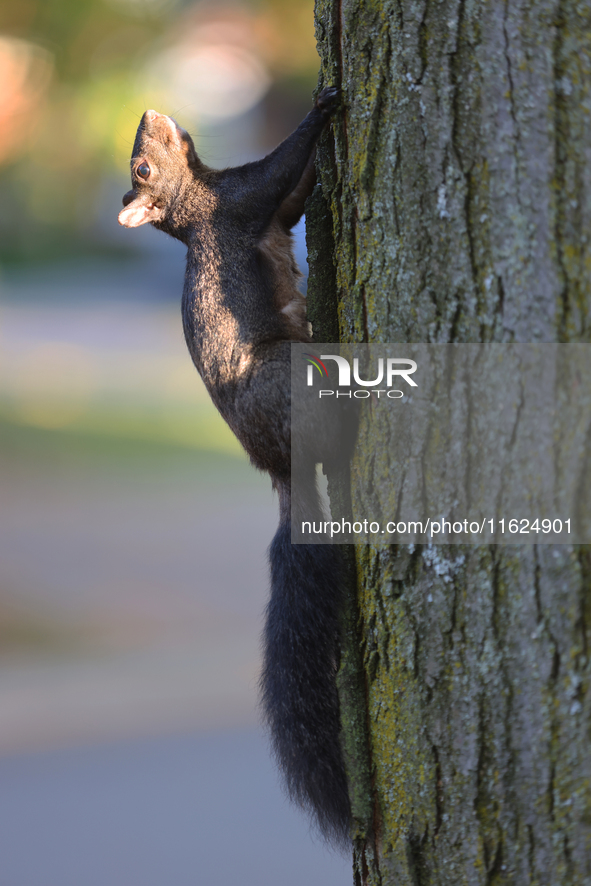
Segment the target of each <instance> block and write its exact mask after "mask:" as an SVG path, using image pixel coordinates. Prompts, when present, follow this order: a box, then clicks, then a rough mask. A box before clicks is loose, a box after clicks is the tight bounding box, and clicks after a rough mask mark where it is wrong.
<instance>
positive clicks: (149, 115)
mask: <svg viewBox="0 0 591 886" xmlns="http://www.w3.org/2000/svg"><path fill="white" fill-rule="evenodd" d="M162 116H163V115H162V114H159V113H158V111H146V113H145V114H144V119H145V120H146V121H147V122H148V123H151V122H152V120H156V119H157V118H158V117H162Z"/></svg>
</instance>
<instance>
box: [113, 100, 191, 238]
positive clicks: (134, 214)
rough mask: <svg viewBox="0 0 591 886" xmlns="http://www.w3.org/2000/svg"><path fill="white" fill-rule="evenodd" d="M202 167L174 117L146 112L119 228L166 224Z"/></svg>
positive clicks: (136, 142) (134, 149)
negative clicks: (178, 198) (185, 186)
mask: <svg viewBox="0 0 591 886" xmlns="http://www.w3.org/2000/svg"><path fill="white" fill-rule="evenodd" d="M200 166H201V162H200V160H199V158H198V157H197V153H196V151H195V146H194V144H193V140H192V138H191V136H190V135H189V134H188V133H187V132H185V130H184V129H181V127H180V126H179V125H178V124H177V123H176V121H175V120H173V119H172V117H167V116H166V115H165V114H158V113H157V112H156V111H146V112H145V113H144V116H143V117H142V119H141V122H140V125H139V127H138V131H137V135H136V137H135V142H134V145H133V151H132V155H131V181H132V186H133V187H132V189H131V191H128V192H127V194H125V195H124V197H123V206H124V208H123V209H122V210H121V212H120V213H119V219H118V220H119V224H120V225H124V226H125V227H126V228H137V227H139V226H140V225H145V224H146V222H152V224H159V223H162V222H163V221H165V219H166V217H167V215H168V214H169V212H170V211H171V209H172V208H173V206H174V203H175V200H176V198H177V197H178V196H179V194H180V193H181V192H182V191H183V184H184V183H185V182H188V181H191V180H192V179H193V178H194V171H195V170H197V169H198V168H199V167H200Z"/></svg>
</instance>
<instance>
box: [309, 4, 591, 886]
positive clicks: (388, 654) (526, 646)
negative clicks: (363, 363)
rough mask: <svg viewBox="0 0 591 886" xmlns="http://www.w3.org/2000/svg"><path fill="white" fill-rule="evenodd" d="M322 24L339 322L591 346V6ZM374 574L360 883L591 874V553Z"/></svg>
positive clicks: (427, 562)
mask: <svg viewBox="0 0 591 886" xmlns="http://www.w3.org/2000/svg"><path fill="white" fill-rule="evenodd" d="M316 19H317V36H318V45H319V52H320V55H321V59H322V70H321V80H322V82H323V83H324V84H329V83H330V84H334V85H337V86H339V87H340V88H341V90H342V94H343V98H342V107H341V110H340V112H339V114H338V117H337V118H336V119H335V122H334V125H333V127H332V131H331V133H330V134H328V135H327V136H326V137H325V138H324V139H323V142H322V145H321V148H320V151H319V169H320V175H319V178H320V185H319V191H318V192H317V194H316V197H315V201H314V203H313V205H312V206H311V207H310V210H309V213H308V215H309V219H310V221H311V223H312V224H315V225H316V226H317V228H316V234H315V237H316V236H317V235H318V233H319V231H320V229H322V228H325V231H326V232H325V237H328V238H329V239H330V238H332V239H333V241H334V252H333V255H332V256H327V254H326V251H325V250H322V254H321V255H318V256H317V259H316V260H315V262H314V263H313V265H312V278H313V279H312V282H311V292H310V298H311V301H312V302H313V303H314V307H313V311H316V315H315V324H319V328H322V327H321V324H322V323H324V324H325V325H324V327H323V329H324V330H325V331H327V330H330V329H332V330H333V331H336V324H337V322H338V333H339V337H340V340H342V341H369V342H371V341H376V342H378V341H391V342H418V341H421V342H433V343H442V342H468V341H470V342H512V341H514V342H525V341H565V342H588V341H589V340H590V336H591V310H590V309H591V292H590V286H591V282H590V281H591V274H590V271H591V3H589V2H574V0H569V2H567V0H556V2H549V0H542V2H533V0H530V2H524V0H522V2H517V0H506V2H503V0H488V2H487V0H441V2H439V0H422V2H411V0H400V2H394V0H382V2H378V0H340V2H335V0H317V8H316ZM320 190H321V192H320ZM329 229H330V230H329ZM318 242H319V241H318ZM324 242H328V241H326V240H325V241H324ZM321 274H324V275H325V277H324V279H323V278H322V277H321ZM314 278H315V280H314ZM326 287H328V289H327V288H326ZM327 291H330V293H332V294H331V295H330V296H329V297H325V300H324V303H321V300H320V299H319V296H318V293H326V292H327ZM335 302H336V304H335ZM331 324H332V325H331ZM362 431H363V429H362ZM590 440H591V437H590ZM532 457H535V453H532ZM375 469H376V470H380V466H379V465H378V466H377V467H375ZM381 469H382V471H383V472H384V473H385V474H387V471H388V462H387V454H386V452H384V464H383V466H382V468H381ZM353 478H355V469H354V471H353ZM354 484H355V479H353V485H354ZM353 491H355V490H353ZM379 494H380V495H381V496H382V500H381V507H382V511H383V512H384V513H387V512H388V504H389V502H388V497H389V495H392V494H393V490H391V491H390V492H388V484H387V483H385V484H381V486H380V492H379ZM341 496H342V493H341ZM337 498H338V496H337ZM344 506H346V503H345V505H343V502H342V498H341V504H340V507H344ZM354 571H355V575H356V580H357V589H356V593H354V592H352V593H351V595H350V597H349V600H348V605H347V611H346V613H345V616H344V618H345V623H346V624H347V625H348V627H347V630H346V631H345V649H344V653H343V661H344V663H345V664H344V668H346V669H348V670H347V677H346V680H345V679H344V678H343V677H341V683H343V681H344V682H345V683H347V685H348V686H351V685H353V686H355V687H356V688H355V691H354V692H352V693H351V692H349V694H348V695H347V693H346V692H345V693H344V694H343V709H344V718H343V728H344V732H345V745H346V746H347V747H349V748H356V750H355V752H354V753H355V754H358V755H359V758H360V760H361V763H360V764H359V772H360V773H361V774H360V775H359V778H361V779H362V782H363V787H362V788H361V789H360V788H359V784H356V785H355V786H354V787H355V790H354V814H355V828H356V830H355V834H356V844H355V858H354V872H355V881H356V883H357V884H362V883H364V884H365V883H367V884H378V883H379V884H382V886H390V884H392V886H394V884H396V886H406V884H409V886H410V884H413V886H417V884H420V886H427V884H429V886H430V884H445V886H459V884H479V886H480V884H483V886H484V884H487V886H489V884H490V886H493V884H494V886H496V884H505V883H506V884H516V886H521V884H540V886H541V884H548V886H558V884H561V886H562V884H569V886H570V884H572V886H583V884H584V886H588V884H591V754H590V753H589V738H590V725H591V693H590V692H589V683H590V676H591V673H590V667H591V665H590V662H589V644H590V641H591V627H590V625H591V621H590V616H591V612H590V610H591V555H590V553H589V549H588V548H575V547H573V546H570V547H569V546H561V547H548V546H543V545H539V546H534V545H531V546H507V547H495V546H491V547H484V546H481V547H476V546H469V547H468V546H466V547H459V546H433V547H424V546H416V547H415V548H414V549H410V548H408V547H402V546H399V547H384V548H378V547H367V548H358V549H357V550H356V552H355V567H354ZM352 645H356V648H355V649H352V648H351V647H352ZM355 668H357V669H358V670H359V671H360V673H359V674H358V676H357V678H356V677H355ZM347 681H348V682H347ZM360 707H362V708H363V710H362V712H361V713H360V711H359V710H358V708H360ZM364 742H365V743H366V744H365V745H364ZM362 758H363V759H362ZM368 769H369V775H368ZM350 771H351V774H352V777H353V778H357V774H356V771H355V766H354V765H353V767H352V769H351V770H350ZM363 773H365V775H364V774H363ZM367 794H369V796H367Z"/></svg>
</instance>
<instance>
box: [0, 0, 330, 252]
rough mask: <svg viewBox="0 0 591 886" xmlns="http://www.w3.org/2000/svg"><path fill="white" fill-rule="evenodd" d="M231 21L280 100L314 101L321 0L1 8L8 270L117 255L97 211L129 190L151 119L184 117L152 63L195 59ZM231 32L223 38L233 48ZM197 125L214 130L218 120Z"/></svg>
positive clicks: (61, 2)
mask: <svg viewBox="0 0 591 886" xmlns="http://www.w3.org/2000/svg"><path fill="white" fill-rule="evenodd" d="M222 19H223V21H224V22H225V24H226V25H227V24H228V22H230V23H231V24H233V27H234V31H235V32H236V34H237V36H236V38H235V39H237V40H238V41H239V42H240V41H243V43H244V41H246V43H245V45H248V49H249V51H250V52H251V54H252V55H253V56H255V57H256V58H257V59H258V60H260V64H261V67H262V69H265V70H266V72H267V73H268V78H269V84H270V86H271V92H272V91H273V89H275V90H277V88H279V89H280V91H281V90H283V91H284V92H285V95H286V96H288V101H293V100H294V97H295V100H296V101H297V98H298V96H299V97H300V100H301V97H302V96H305V97H306V100H308V101H309V96H310V92H311V90H312V88H313V86H314V84H315V81H316V75H317V70H318V59H317V55H316V49H315V42H314V33H313V0H252V2H250V3H242V4H240V5H238V4H236V3H234V4H231V5H224V4H219V3H218V4H213V3H211V4H207V3H197V4H195V3H192V4H190V3H180V2H174V0H20V2H19V3H18V4H16V3H14V2H9V0H2V2H1V3H0V97H1V98H2V101H0V258H1V259H2V260H3V261H4V262H6V261H23V260H40V259H41V260H43V259H48V258H55V257H61V256H64V255H69V254H73V253H78V254H79V253H80V252H81V251H83V252H85V253H86V252H93V251H99V252H105V251H106V250H111V251H112V250H113V249H115V250H116V249H117V248H118V247H116V246H115V247H114V246H113V242H112V241H110V240H109V238H108V237H106V238H105V237H103V236H102V235H101V231H100V226H99V227H98V228H97V213H98V210H97V207H98V206H99V205H100V204H101V200H102V199H103V196H104V192H105V188H106V187H108V183H109V181H111V182H112V181H113V180H114V179H117V183H118V187H119V186H120V184H122V183H123V180H124V178H125V179H126V178H127V163H128V158H129V153H130V146H131V144H132V143H133V137H134V133H135V129H136V127H137V122H138V118H139V116H140V115H141V113H142V111H143V110H144V109H145V108H146V107H154V106H155V107H160V108H162V109H163V110H166V111H168V112H169V113H171V112H173V111H174V110H175V109H174V108H170V107H169V102H170V93H167V86H168V84H167V83H166V82H162V81H165V79H166V78H165V76H162V77H160V80H161V82H158V76H156V77H155V76H154V71H152V75H151V76H150V66H151V65H152V63H153V61H154V59H155V58H157V57H158V56H159V55H162V54H163V53H165V52H168V54H169V56H170V55H172V56H173V57H174V53H175V48H176V47H177V46H180V45H181V41H182V42H183V46H184V47H185V50H186V47H187V43H188V41H189V42H190V40H191V34H192V33H193V32H194V33H197V31H196V30H195V29H196V28H198V27H201V29H202V31H203V28H204V23H205V25H207V24H208V23H209V24H211V23H212V22H213V23H214V24H215V22H216V21H221V20H222ZM191 29H193V31H192V30H191ZM240 29H242V31H241V32H240ZM238 32H240V33H238ZM228 33H229V30H228V28H227V27H226V37H225V38H224V39H234V38H232V37H231V38H227V34H228ZM206 85H207V84H206ZM267 88H268V87H267ZM198 124H199V128H200V132H201V131H207V126H208V122H207V120H199V121H198ZM263 127H264V121H263ZM113 190H114V189H113Z"/></svg>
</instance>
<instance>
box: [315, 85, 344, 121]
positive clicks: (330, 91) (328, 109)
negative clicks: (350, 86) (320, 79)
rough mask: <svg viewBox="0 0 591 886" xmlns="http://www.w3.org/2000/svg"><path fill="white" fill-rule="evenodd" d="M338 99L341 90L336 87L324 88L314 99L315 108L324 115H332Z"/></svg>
mask: <svg viewBox="0 0 591 886" xmlns="http://www.w3.org/2000/svg"><path fill="white" fill-rule="evenodd" d="M340 97H341V90H340V89H338V88H337V87H336V86H325V87H324V89H323V90H322V92H321V93H320V95H319V96H318V98H317V99H316V107H317V108H318V109H319V110H320V111H323V112H324V113H325V114H332V112H333V111H334V110H335V108H336V106H337V104H338V101H339V99H340Z"/></svg>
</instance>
